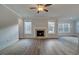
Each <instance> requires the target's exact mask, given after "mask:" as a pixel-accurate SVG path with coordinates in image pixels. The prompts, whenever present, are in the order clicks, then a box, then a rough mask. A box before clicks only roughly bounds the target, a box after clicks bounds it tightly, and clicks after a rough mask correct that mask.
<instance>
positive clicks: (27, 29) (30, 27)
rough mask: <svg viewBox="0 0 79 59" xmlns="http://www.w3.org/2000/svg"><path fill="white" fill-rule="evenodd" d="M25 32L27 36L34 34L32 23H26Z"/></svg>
mask: <svg viewBox="0 0 79 59" xmlns="http://www.w3.org/2000/svg"><path fill="white" fill-rule="evenodd" d="M24 32H25V34H31V33H32V22H24Z"/></svg>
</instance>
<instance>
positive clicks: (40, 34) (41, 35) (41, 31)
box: [36, 30, 44, 37]
mask: <svg viewBox="0 0 79 59" xmlns="http://www.w3.org/2000/svg"><path fill="white" fill-rule="evenodd" d="M36 35H37V37H44V30H37V32H36Z"/></svg>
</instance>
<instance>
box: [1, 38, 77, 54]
mask: <svg viewBox="0 0 79 59" xmlns="http://www.w3.org/2000/svg"><path fill="white" fill-rule="evenodd" d="M71 46H72V45H71ZM72 47H73V46H72ZM76 53H77V50H75V49H72V48H70V47H69V46H66V45H64V44H63V43H62V42H61V41H60V40H58V39H22V40H19V41H18V42H16V43H15V44H13V45H11V46H9V47H7V48H5V49H3V50H1V51H0V54H1V55H74V54H76Z"/></svg>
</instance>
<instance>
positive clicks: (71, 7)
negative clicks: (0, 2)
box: [4, 4, 79, 19]
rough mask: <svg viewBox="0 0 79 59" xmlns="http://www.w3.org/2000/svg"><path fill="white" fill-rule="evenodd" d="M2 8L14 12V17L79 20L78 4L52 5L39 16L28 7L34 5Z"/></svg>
mask: <svg viewBox="0 0 79 59" xmlns="http://www.w3.org/2000/svg"><path fill="white" fill-rule="evenodd" d="M4 6H6V7H8V8H9V9H10V10H12V11H14V12H15V13H16V15H19V16H22V17H56V18H58V19H65V18H67V19H78V18H79V5H78V4H54V5H53V4H52V5H51V6H49V7H48V10H49V11H48V12H40V13H39V14H38V13H37V12H36V10H31V9H30V7H34V6H36V5H35V4H7V5H4Z"/></svg>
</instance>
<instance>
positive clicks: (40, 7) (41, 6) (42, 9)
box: [30, 4, 52, 13]
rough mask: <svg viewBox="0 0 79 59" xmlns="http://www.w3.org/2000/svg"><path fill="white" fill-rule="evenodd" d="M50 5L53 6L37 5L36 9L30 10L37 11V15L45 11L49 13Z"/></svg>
mask: <svg viewBox="0 0 79 59" xmlns="http://www.w3.org/2000/svg"><path fill="white" fill-rule="evenodd" d="M50 5H52V4H37V6H36V7H31V8H30V9H36V10H37V13H39V12H43V11H45V12H48V9H47V7H48V6H50Z"/></svg>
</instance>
